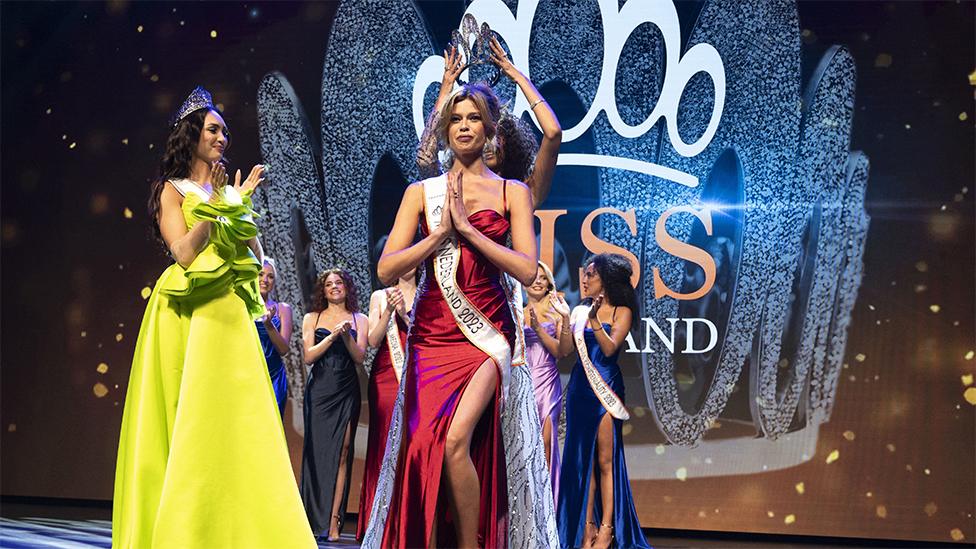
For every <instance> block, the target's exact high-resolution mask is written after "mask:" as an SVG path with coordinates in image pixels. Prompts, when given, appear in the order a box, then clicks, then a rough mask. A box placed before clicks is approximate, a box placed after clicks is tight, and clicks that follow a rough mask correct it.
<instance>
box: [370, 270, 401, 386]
mask: <svg viewBox="0 0 976 549" xmlns="http://www.w3.org/2000/svg"><path fill="white" fill-rule="evenodd" d="M377 292H378V293H379V294H380V310H381V311H382V310H383V309H386V307H387V305H388V303H389V302H388V301H387V300H388V297H387V295H386V290H385V289H384V290H377ZM399 314H400V313H398V312H397V311H396V310H394V311H393V312H391V313H390V320H389V321H388V322H387V323H386V350H388V351H389V352H390V362H392V363H393V373H394V374H396V378H397V381H400V376H401V375H402V374H403V365H404V364H406V361H407V357H406V355H405V354H404V352H403V342H402V341H401V340H400V329H399V328H398V327H397V315H399Z"/></svg>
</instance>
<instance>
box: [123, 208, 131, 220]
mask: <svg viewBox="0 0 976 549" xmlns="http://www.w3.org/2000/svg"><path fill="white" fill-rule="evenodd" d="M122 215H124V216H125V218H126V219H132V210H130V209H129V208H125V209H124V210H122Z"/></svg>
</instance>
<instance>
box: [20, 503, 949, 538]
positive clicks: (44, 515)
mask: <svg viewBox="0 0 976 549" xmlns="http://www.w3.org/2000/svg"><path fill="white" fill-rule="evenodd" d="M0 516H2V518H0V548H10V549H26V548H32V549H33V548H39V549H40V548H42V549H54V548H58V549H91V548H106V549H107V548H110V547H111V546H112V524H111V520H110V518H111V510H110V509H108V508H105V507H103V506H99V507H89V506H55V507H48V506H43V505H23V504H9V503H5V504H4V505H3V507H2V509H0ZM355 525H356V521H355V520H354V519H350V520H349V521H348V522H347V523H346V528H345V531H344V532H343V535H342V539H340V540H339V541H338V542H331V543H330V542H326V541H322V542H320V543H319V547H320V548H321V549H330V548H340V547H345V548H349V547H359V544H357V543H356V540H355ZM729 537H733V539H729ZM647 539H648V541H649V542H650V543H651V545H653V546H654V547H655V548H657V549H692V548H702V549H717V548H723V549H745V548H760V549H786V548H797V549H828V548H830V549H838V548H854V547H926V546H927V547H946V546H952V547H966V545H951V544H928V545H926V544H921V543H918V544H912V543H905V542H900V543H899V542H891V543H887V542H884V541H871V540H849V541H840V540H837V541H835V540H830V541H826V540H817V539H807V538H802V539H795V540H793V539H775V540H774V539H769V538H768V537H766V536H756V537H755V538H752V539H750V538H749V537H748V536H747V535H745V534H735V535H734V536H733V535H729V534H721V533H710V532H686V533H685V532H682V533H680V535H677V534H676V533H673V532H672V533H668V534H662V533H655V532H654V531H651V532H649V533H648V538H647Z"/></svg>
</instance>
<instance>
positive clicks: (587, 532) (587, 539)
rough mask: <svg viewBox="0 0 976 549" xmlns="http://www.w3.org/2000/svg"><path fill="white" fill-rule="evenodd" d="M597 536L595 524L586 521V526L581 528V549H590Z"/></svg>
mask: <svg viewBox="0 0 976 549" xmlns="http://www.w3.org/2000/svg"><path fill="white" fill-rule="evenodd" d="M596 535H597V524H596V523H595V522H593V521H592V520H588V521H586V525H585V526H584V528H583V545H581V546H580V547H581V549H591V548H592V547H593V543H595V542H596Z"/></svg>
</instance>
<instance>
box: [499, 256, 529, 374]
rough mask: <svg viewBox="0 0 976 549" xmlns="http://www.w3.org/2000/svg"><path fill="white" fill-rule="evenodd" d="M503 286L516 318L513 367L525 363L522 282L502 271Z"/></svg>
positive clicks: (513, 315) (513, 316)
mask: <svg viewBox="0 0 976 549" xmlns="http://www.w3.org/2000/svg"><path fill="white" fill-rule="evenodd" d="M502 288H504V289H505V295H507V296H508V306H509V308H511V309H512V318H513V319H514V320H515V326H516V329H515V348H514V349H512V368H515V367H516V366H524V365H525V330H524V328H523V327H522V326H524V325H525V311H523V310H522V283H521V282H519V281H518V280H515V278H513V277H512V276H509V274H508V273H502Z"/></svg>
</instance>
